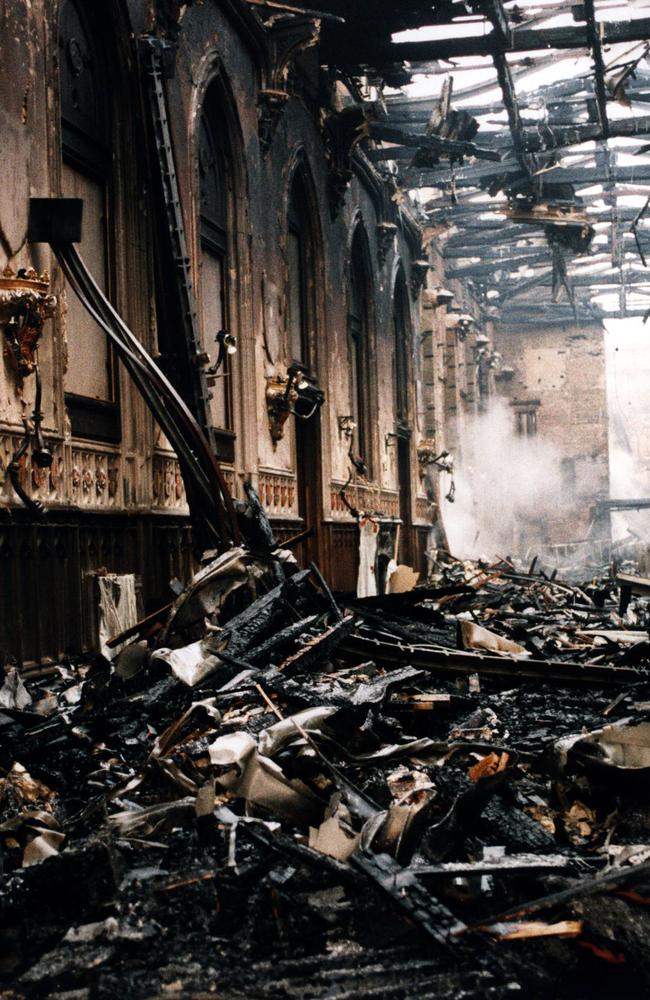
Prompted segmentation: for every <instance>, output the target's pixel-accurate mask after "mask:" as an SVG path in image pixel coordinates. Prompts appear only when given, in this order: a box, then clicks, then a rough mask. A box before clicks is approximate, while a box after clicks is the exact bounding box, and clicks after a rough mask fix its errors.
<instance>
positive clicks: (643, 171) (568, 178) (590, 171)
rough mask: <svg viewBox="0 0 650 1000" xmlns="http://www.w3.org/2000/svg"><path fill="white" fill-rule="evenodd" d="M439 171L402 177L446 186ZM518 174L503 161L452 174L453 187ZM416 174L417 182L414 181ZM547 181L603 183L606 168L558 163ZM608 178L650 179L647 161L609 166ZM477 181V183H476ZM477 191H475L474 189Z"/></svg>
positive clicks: (421, 184)
mask: <svg viewBox="0 0 650 1000" xmlns="http://www.w3.org/2000/svg"><path fill="white" fill-rule="evenodd" d="M441 173H442V171H441V172H434V171H432V170H418V171H417V172H416V171H413V173H412V174H410V175H407V176H406V177H405V178H404V184H405V185H406V186H411V187H442V188H445V187H448V186H449V185H450V183H451V178H450V174H449V171H447V172H446V176H445V177H443V176H441ZM517 174H521V170H520V169H519V167H517V168H516V169H513V168H512V166H510V167H508V165H506V164H504V168H503V170H501V171H499V172H496V171H490V169H489V168H488V169H485V170H483V171H481V173H480V174H476V173H474V174H472V175H470V174H469V173H463V171H460V170H459V171H458V172H456V173H455V175H454V183H455V186H456V187H462V188H480V187H481V186H483V187H487V186H488V185H489V184H490V183H491V182H492V181H497V180H499V179H500V178H502V177H512V178H515V177H516V176H517ZM414 175H416V176H417V181H418V183H417V184H416V183H415V180H416V176H414ZM545 176H546V177H547V178H548V180H551V179H552V180H553V182H556V181H557V182H558V183H563V184H564V183H566V184H582V185H587V184H588V185H592V184H604V183H605V182H606V181H608V180H610V177H609V176H608V175H607V173H606V171H603V169H602V167H596V166H593V167H561V166H558V168H557V170H556V169H553V170H552V171H548V172H547V173H546V175H545ZM611 179H612V180H613V181H614V183H619V184H638V183H639V182H642V181H650V164H645V163H642V164H639V166H638V167H637V166H628V167H619V166H616V165H615V166H614V167H612V176H611ZM479 182H480V183H479ZM477 193H478V192H477Z"/></svg>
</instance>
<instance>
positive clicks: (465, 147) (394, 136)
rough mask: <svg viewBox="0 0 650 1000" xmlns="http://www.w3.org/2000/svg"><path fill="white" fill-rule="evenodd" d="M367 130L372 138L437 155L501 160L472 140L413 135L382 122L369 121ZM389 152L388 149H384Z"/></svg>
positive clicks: (491, 151) (495, 154)
mask: <svg viewBox="0 0 650 1000" xmlns="http://www.w3.org/2000/svg"><path fill="white" fill-rule="evenodd" d="M368 131H369V134H370V137H371V138H372V139H379V140H381V141H382V142H395V143H401V144H402V145H403V146H407V147H414V148H415V149H419V150H420V149H421V150H425V151H427V152H431V153H434V154H437V155H442V156H444V155H447V156H450V157H454V158H458V157H460V156H475V157H476V158H477V159H479V160H492V161H495V162H500V161H501V156H500V154H499V153H498V151H497V150H495V149H484V148H482V147H481V146H477V145H476V144H475V143H473V142H462V141H460V140H458V139H445V138H444V137H442V136H439V135H415V134H413V133H411V132H404V131H403V130H402V129H399V128H394V127H392V126H391V125H384V124H383V122H371V123H370V125H369V127H368ZM386 152H387V153H390V150H387V151H386ZM388 158H389V159H390V157H388Z"/></svg>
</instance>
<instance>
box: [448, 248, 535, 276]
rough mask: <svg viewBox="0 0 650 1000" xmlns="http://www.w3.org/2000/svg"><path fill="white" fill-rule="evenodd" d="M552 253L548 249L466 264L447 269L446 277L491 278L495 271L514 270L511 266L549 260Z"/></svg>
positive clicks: (515, 266)
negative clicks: (522, 255) (482, 276)
mask: <svg viewBox="0 0 650 1000" xmlns="http://www.w3.org/2000/svg"><path fill="white" fill-rule="evenodd" d="M550 254H551V251H550V250H549V249H548V248H547V249H545V250H540V251H539V252H538V253H535V254H530V255H529V256H528V257H526V256H524V257H514V258H513V257H507V258H504V259H503V260H499V259H498V258H496V257H494V258H490V260H489V262H488V261H486V262H484V261H482V262H479V263H477V264H465V265H463V266H461V267H454V268H448V269H447V268H446V269H445V275H446V276H447V277H448V278H476V277H478V276H479V275H485V276H486V277H487V276H490V275H492V276H493V275H494V273H495V271H499V270H504V269H505V270H507V269H509V268H510V269H511V270H512V269H513V268H511V267H510V265H514V269H516V268H517V267H519V266H520V265H521V264H529V263H531V262H533V261H541V260H546V261H547V260H549V259H550Z"/></svg>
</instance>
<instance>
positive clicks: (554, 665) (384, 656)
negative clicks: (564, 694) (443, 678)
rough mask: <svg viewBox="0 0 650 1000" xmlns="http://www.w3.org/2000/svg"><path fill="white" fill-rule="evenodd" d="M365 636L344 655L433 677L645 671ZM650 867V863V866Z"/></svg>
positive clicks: (613, 677)
mask: <svg viewBox="0 0 650 1000" xmlns="http://www.w3.org/2000/svg"><path fill="white" fill-rule="evenodd" d="M364 631H365V630H363V629H362V634H357V635H353V636H350V637H349V638H348V639H344V641H343V643H342V644H341V646H340V647H339V650H340V652H341V653H342V654H343V655H345V654H346V653H347V654H348V655H351V656H355V657H358V656H363V657H364V658H367V659H369V660H374V662H375V663H378V664H381V665H387V666H390V667H391V669H394V668H395V667H396V666H398V665H399V664H402V663H403V664H409V665H412V666H415V667H417V668H418V669H420V670H428V671H430V672H431V673H433V674H436V673H439V674H443V675H454V674H455V675H457V676H461V677H463V676H466V675H467V674H468V673H478V674H479V675H492V676H495V677H508V678H509V679H511V680H516V679H520V680H522V681H523V680H527V679H530V678H537V679H540V678H542V679H544V680H547V681H551V680H552V681H554V682H556V683H559V684H562V683H564V684H575V683H579V684H620V683H626V682H634V681H639V680H641V679H642V678H644V677H645V676H646V674H645V671H642V670H637V669H636V668H634V667H626V666H616V667H614V666H601V665H599V664H595V663H593V664H592V663H566V662H564V661H559V662H556V661H554V660H535V659H532V658H531V659H517V658H516V657H514V656H489V655H483V654H480V653H468V652H466V651H459V650H452V649H439V648H436V647H433V646H411V645H406V644H405V643H404V644H403V643H401V642H389V641H386V642H383V641H381V640H379V639H377V638H375V637H372V636H371V635H365V634H363V632H364ZM649 865H650V863H649Z"/></svg>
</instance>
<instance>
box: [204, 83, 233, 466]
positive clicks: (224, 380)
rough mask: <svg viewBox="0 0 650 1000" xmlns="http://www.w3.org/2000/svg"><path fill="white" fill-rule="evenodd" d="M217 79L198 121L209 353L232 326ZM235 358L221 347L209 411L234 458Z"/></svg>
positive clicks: (227, 184) (225, 149)
mask: <svg viewBox="0 0 650 1000" xmlns="http://www.w3.org/2000/svg"><path fill="white" fill-rule="evenodd" d="M217 88H218V84H217V83H216V82H215V83H213V84H212V85H211V86H210V87H209V88H208V91H207V94H206V98H205V101H204V105H203V112H202V114H201V120H200V126H199V148H198V159H199V189H200V190H199V195H200V217H199V234H200V243H201V263H200V266H201V276H200V292H201V295H200V300H201V326H202V334H203V345H204V348H205V350H206V352H207V353H208V354H209V356H210V358H211V359H216V358H217V357H218V356H219V343H218V338H219V335H220V333H221V331H227V330H228V329H229V323H230V319H229V315H228V313H229V298H230V297H229V278H228V274H229V256H230V236H231V234H230V229H231V227H230V218H231V213H232V205H231V191H232V169H231V161H230V144H229V141H228V128H227V124H226V121H225V117H224V115H223V112H222V109H221V105H220V94H219V93H218V89H217ZM232 379H233V364H232V361H231V358H230V357H229V355H228V354H227V353H223V356H222V360H221V364H220V365H219V368H218V370H217V371H216V372H215V374H214V376H212V378H211V382H212V385H211V389H210V391H211V397H212V398H211V403H210V405H211V416H212V423H213V426H214V428H215V430H216V431H217V435H218V438H219V455H220V457H221V458H223V459H225V460H226V461H232V460H233V459H234V431H233V386H232Z"/></svg>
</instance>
